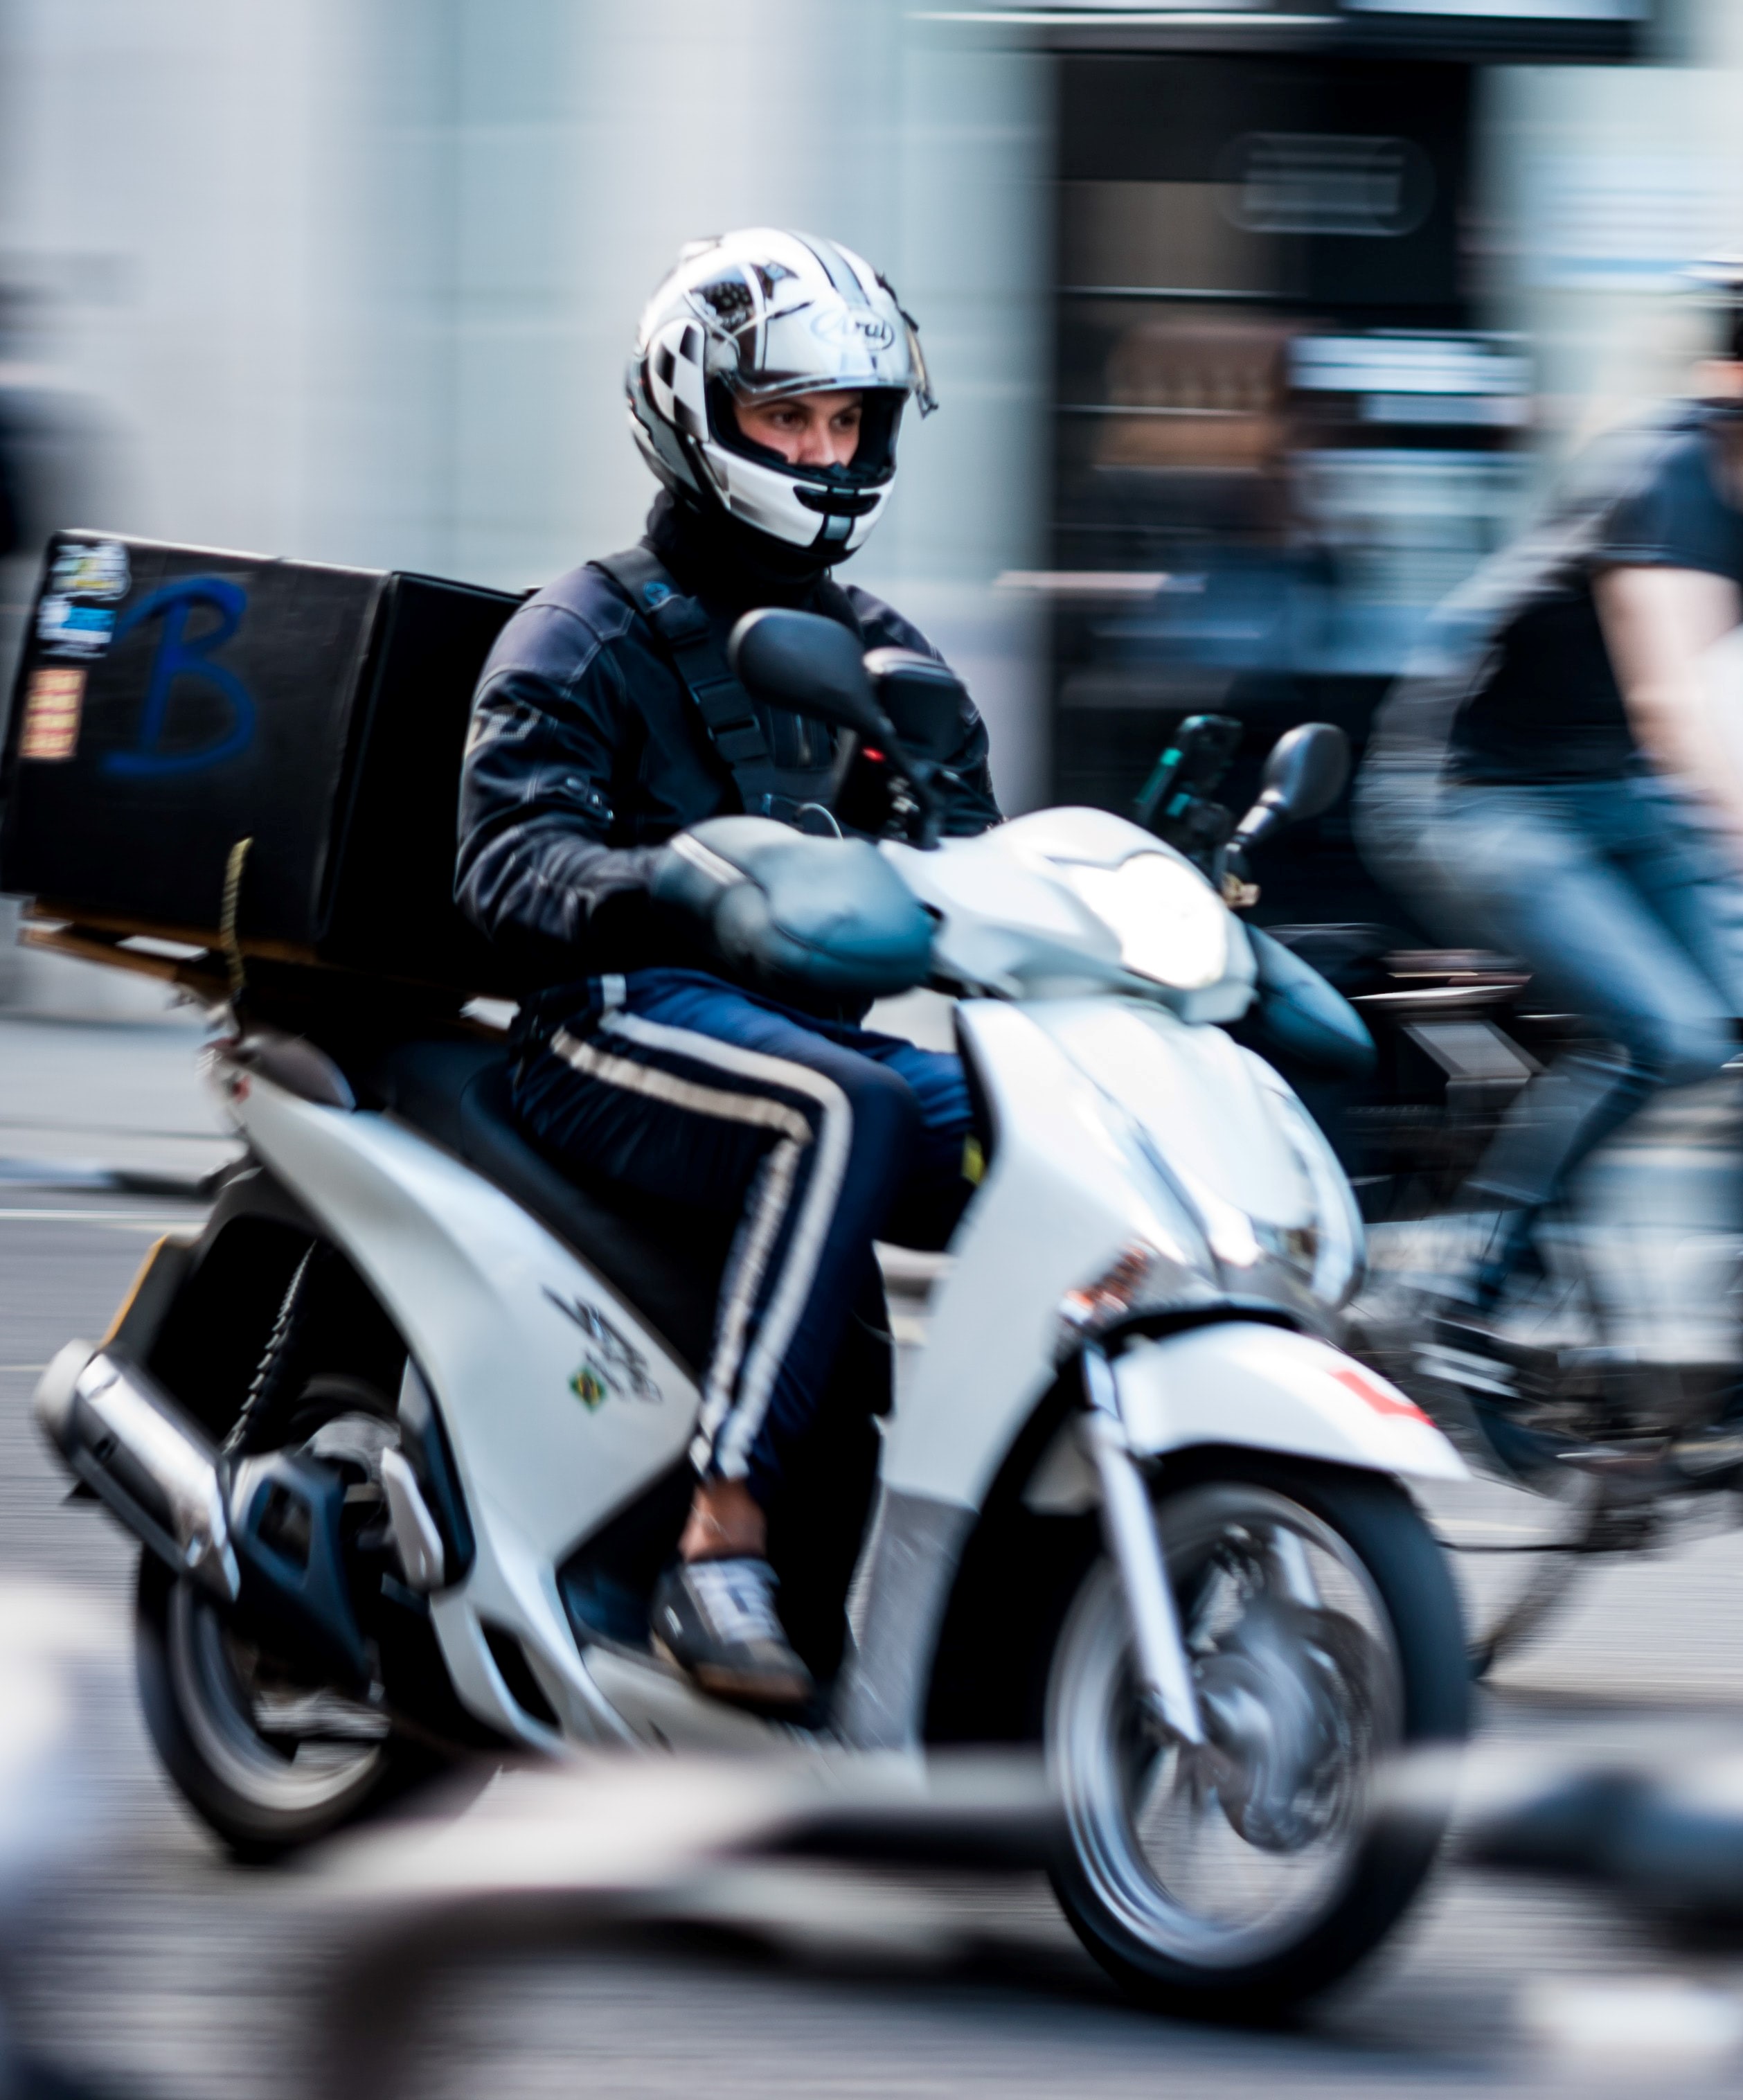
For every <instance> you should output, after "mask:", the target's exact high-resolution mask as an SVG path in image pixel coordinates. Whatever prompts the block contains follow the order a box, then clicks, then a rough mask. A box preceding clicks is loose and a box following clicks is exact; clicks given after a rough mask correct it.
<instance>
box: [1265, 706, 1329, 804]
mask: <svg viewBox="0 0 1743 2100" xmlns="http://www.w3.org/2000/svg"><path fill="white" fill-rule="evenodd" d="M1348 778H1349V739H1348V737H1347V736H1346V735H1344V732H1343V730H1340V729H1339V728H1338V727H1337V726H1335V724H1334V723H1332V722H1300V723H1298V724H1297V725H1296V726H1295V728H1294V729H1292V730H1288V731H1287V732H1286V734H1285V735H1282V736H1280V737H1279V738H1278V739H1277V742H1276V743H1274V744H1273V745H1272V747H1271V755H1270V757H1269V758H1267V759H1266V761H1265V763H1264V772H1263V773H1262V774H1260V776H1259V806H1260V808H1262V809H1266V810H1273V811H1274V812H1275V814H1276V816H1277V819H1278V820H1279V821H1280V822H1282V823H1304V822H1305V821H1306V819H1307V818H1309V817H1318V816H1322V815H1323V814H1325V812H1326V810H1329V809H1330V807H1331V805H1332V804H1333V803H1334V802H1335V801H1336V800H1337V799H1338V797H1339V795H1341V794H1342V793H1343V792H1344V782H1345V781H1346V780H1348Z"/></svg>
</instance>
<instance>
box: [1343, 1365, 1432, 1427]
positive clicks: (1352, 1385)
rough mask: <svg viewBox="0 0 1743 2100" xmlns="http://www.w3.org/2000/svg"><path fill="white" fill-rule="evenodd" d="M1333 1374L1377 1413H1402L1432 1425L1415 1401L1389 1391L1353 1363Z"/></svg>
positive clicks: (1411, 1418)
mask: <svg viewBox="0 0 1743 2100" xmlns="http://www.w3.org/2000/svg"><path fill="white" fill-rule="evenodd" d="M1331 1375H1332V1376H1333V1377H1334V1378H1335V1379H1336V1380H1337V1382H1338V1383H1339V1385H1341V1386H1348V1388H1349V1390H1350V1391H1351V1392H1352V1393H1354V1394H1355V1396H1356V1397H1357V1400H1365V1401H1366V1402H1367V1403H1368V1405H1369V1406H1370V1407H1371V1408H1372V1409H1373V1410H1374V1411H1375V1414H1401V1415H1404V1416H1405V1418H1407V1419H1408V1420H1410V1421H1411V1422H1430V1423H1431V1427H1432V1422H1431V1418H1430V1417H1428V1416H1427V1415H1426V1414H1423V1411H1422V1410H1421V1409H1420V1408H1419V1406H1417V1405H1416V1403H1415V1402H1414V1401H1409V1400H1406V1399H1405V1398H1404V1396H1403V1395H1402V1394H1401V1393H1395V1392H1388V1391H1387V1389H1386V1387H1384V1386H1383V1385H1380V1384H1379V1383H1376V1381H1375V1380H1374V1379H1370V1377H1368V1376H1367V1374H1366V1373H1365V1372H1363V1371H1359V1370H1357V1369H1356V1368H1355V1366H1354V1365H1347V1366H1346V1367H1344V1369H1341V1370H1335V1371H1334V1372H1333V1373H1332V1374H1331Z"/></svg>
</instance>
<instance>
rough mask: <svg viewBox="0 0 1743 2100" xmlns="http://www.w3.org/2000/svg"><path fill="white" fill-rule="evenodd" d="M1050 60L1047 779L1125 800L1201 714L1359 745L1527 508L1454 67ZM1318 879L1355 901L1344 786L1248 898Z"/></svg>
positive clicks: (1081, 794) (1283, 899) (1324, 905)
mask: <svg viewBox="0 0 1743 2100" xmlns="http://www.w3.org/2000/svg"><path fill="white" fill-rule="evenodd" d="M1058 83H1059V90H1058V91H1059V98H1060V107H1059V130H1058V137H1059V141H1060V166H1059V174H1060V183H1059V189H1058V196H1059V210H1058V227H1057V240H1058V256H1057V267H1058V280H1057V281H1058V285H1059V293H1058V304H1057V374H1056V402H1057V445H1056V454H1055V483H1054V487H1055V505H1054V549H1053V563H1054V567H1053V569H1052V571H1050V572H1049V574H1048V577H1047V578H1046V579H1044V588H1046V589H1048V591H1049V593H1050V596H1051V598H1052V605H1053V608H1054V616H1053V632H1054V661H1055V690H1054V704H1055V721H1054V743H1053V749H1054V754H1055V761H1054V762H1055V782H1054V786H1055V791H1056V792H1057V795H1058V796H1059V797H1060V799H1061V800H1063V801H1082V802H1093V803H1097V804H1100V805H1104V806H1106V807H1110V808H1115V809H1121V808H1127V807H1129V806H1130V804H1131V801H1132V797H1133V796H1135V795H1136V792H1137V791H1138V789H1139V787H1140V786H1141V783H1142V782H1143V780H1144V779H1145V776H1146V774H1147V773H1148V771H1149V767H1150V765H1151V763H1152V761H1153V760H1154V756H1155V753H1156V752H1157V750H1158V748H1159V746H1160V745H1161V743H1162V742H1163V739H1164V737H1165V736H1166V735H1167V731H1168V730H1169V729H1170V728H1171V727H1172V726H1173V724H1174V723H1175V722H1176V721H1178V720H1179V719H1180V717H1181V716H1183V715H1185V714H1187V713H1189V712H1195V711H1201V710H1207V709H1214V710H1216V711H1217V712H1225V713H1229V714H1233V715H1236V716H1238V717H1240V718H1241V719H1242V721H1244V722H1245V723H1246V724H1247V739H1246V745H1245V763H1246V765H1247V766H1249V767H1251V766H1252V765H1256V762H1257V760H1258V757H1259V756H1260V754H1261V753H1262V752H1263V751H1264V748H1266V747H1267V746H1268V745H1269V743H1270V742H1271V741H1272V740H1273V739H1274V737H1275V736H1276V735H1277V734H1278V732H1279V731H1280V730H1282V729H1283V728H1285V727H1286V726H1288V725H1289V724H1290V723H1291V722H1294V721H1301V720H1303V719H1306V718H1308V717H1322V718H1326V719H1330V720H1333V721H1339V722H1342V723H1343V724H1344V726H1346V727H1347V728H1348V730H1350V731H1351V732H1352V735H1353V736H1354V737H1355V738H1357V740H1358V741H1359V739H1360V737H1361V734H1362V732H1363V730H1364V729H1365V727H1366V722H1367V720H1368V718H1369V717H1370V714H1371V712H1372V710H1373V708H1374V705H1375V700H1376V699H1377V698H1378V696H1379V694H1380V693H1381V692H1382V691H1383V690H1384V688H1385V686H1386V685H1387V683H1388V682H1389V680H1390V679H1391V677H1392V676H1393V675H1394V674H1395V673H1396V672H1397V669H1398V668H1400V666H1401V664H1402V663H1403V661H1404V660H1405V656H1406V655H1407V654H1408V652H1409V651H1410V647H1411V646H1412V645H1413V643H1414V641H1415V639H1416V638H1417V637H1418V636H1419V633H1420V632H1421V629H1422V628H1423V623H1424V621H1425V620H1426V619H1427V615H1429V613H1430V611H1432V607H1434V605H1435V604H1436V602H1438V601H1439V600H1440V599H1441V598H1442V597H1444V596H1445V593H1447V592H1448V591H1449V590H1450V589H1452V588H1454V586H1455V585H1457V584H1458V582H1459V581H1460V580H1462V579H1463V577H1464V576H1466V575H1467V574H1468V573H1469V572H1470V571H1471V569H1472V567H1474V566H1475V564H1476V562H1477V561H1479V560H1480V558H1481V557H1482V556H1483V554H1485V553H1486V552H1487V551H1488V550H1489V549H1490V548H1492V547H1493V546H1494V545H1496V544H1497V543H1498V540H1500V539H1501V538H1502V537H1503V536H1504V534H1505V533H1506V532H1507V530H1508V529H1509V527H1510V526H1511V523H1512V522H1513V520H1514V519H1515V518H1516V514H1517V512H1518V510H1519V507H1520V498H1521V496H1522V493H1523V487H1524V474H1525V455H1524V452H1523V451H1522V448H1521V439H1522V436H1523V429H1522V426H1523V423H1524V420H1525V413H1526V408H1527V403H1528V400H1529V371H1528V360H1527V359H1526V357H1525V354H1524V351H1523V346H1520V344H1518V343H1516V342H1511V341H1510V340H1508V339H1506V338H1503V337H1497V336H1494V335H1492V334H1488V333H1484V332H1482V331H1481V330H1480V329H1478V328H1477V326H1476V320H1477V315H1476V311H1475V310H1474V308H1473V306H1472V297H1471V285H1470V269H1469V252H1470V223H1469V203H1468V190H1469V164H1470V155H1471V104H1472V68H1471V67H1470V66H1469V65H1468V64H1460V63H1454V62H1442V61H1426V60H1402V59H1400V60H1373V59H1354V58H1349V57H1347V56H1325V57H1313V58H1308V57H1302V58H1293V57H1282V56H1277V55H1244V56H1226V57H1224V56H1201V55H1181V56H1156V55H1131V54H1118V55H1116V54H1097V55H1087V54H1071V55H1062V56H1061V59H1060V60H1059V62H1058ZM1250 778H1251V775H1250V773H1249V774H1242V775H1241V776H1239V777H1238V779H1237V780H1236V781H1235V782H1234V783H1231V784H1232V785H1233V786H1234V787H1236V788H1237V789H1238V788H1240V787H1243V786H1245V785H1246V784H1247V781H1248V780H1249V779H1250ZM1309 878H1311V882H1312V886H1313V892H1314V895H1313V906H1314V909H1315V912H1316V915H1323V914H1324V913H1325V912H1326V911H1339V910H1346V911H1356V910H1359V909H1360V905H1361V895H1360V893H1361V889H1362V887H1363V885H1362V884H1361V880H1360V877H1359V873H1358V871H1357V869H1356V866H1355V862H1354V860H1353V857H1352V854H1351V852H1350V849H1349V846H1348V826H1347V822H1346V820H1345V819H1344V816H1343V814H1342V813H1341V812H1335V813H1334V814H1333V815H1332V816H1331V817H1330V818H1326V819H1324V820H1322V823H1320V824H1319V825H1318V826H1317V827H1312V829H1311V831H1310V832H1308V833H1307V834H1304V836H1302V837H1301V838H1300V839H1299V840H1296V841H1295V842H1294V843H1293V845H1291V846H1290V847H1289V848H1288V849H1284V850H1283V851H1282V853H1281V854H1280V855H1279V857H1278V861H1277V866H1276V867H1274V868H1273V871H1272V876H1271V888H1270V889H1269V891H1268V895H1267V898H1266V900H1265V902H1266V907H1267V908H1266V909H1265V911H1264V912H1263V914H1262V915H1264V916H1280V915H1289V914H1290V913H1291V910H1293V909H1295V908H1298V907H1299V904H1300V902H1301V901H1302V900H1300V899H1299V898H1298V899H1294V900H1292V899H1291V895H1290V891H1291V888H1292V887H1293V888H1296V889H1299V888H1300V887H1301V886H1302V885H1304V883H1305V882H1307V881H1308V879H1309Z"/></svg>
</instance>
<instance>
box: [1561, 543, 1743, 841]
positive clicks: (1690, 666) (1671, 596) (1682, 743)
mask: <svg viewBox="0 0 1743 2100" xmlns="http://www.w3.org/2000/svg"><path fill="white" fill-rule="evenodd" d="M1593 591H1594V593H1595V597H1596V599H1597V604H1598V617H1599V620H1600V622H1601V623H1602V624H1603V628H1604V644H1605V646H1606V647H1607V648H1608V651H1609V656H1610V662H1611V664H1612V665H1613V667H1614V668H1615V672H1616V679H1617V684H1618V685H1619V686H1621V687H1622V699H1623V703H1624V704H1625V705H1626V708H1627V710H1628V722H1629V726H1630V729H1632V730H1633V732H1634V735H1635V741H1636V742H1637V743H1639V746H1640V748H1641V749H1642V750H1643V751H1644V752H1645V754H1646V756H1647V757H1648V759H1649V760H1650V761H1652V763H1653V765H1655V766H1657V768H1658V770H1660V771H1661V772H1662V773H1666V774H1670V775H1671V776H1672V777H1673V778H1674V779H1677V780H1678V781H1679V782H1680V783H1682V784H1683V787H1686V788H1688V790H1690V791H1691V792H1692V793H1694V794H1696V795H1697V796H1699V797H1700V798H1701V800H1702V801H1705V803H1707V804H1708V805H1710V807H1711V808H1713V809H1714V810H1715V811H1716V812H1717V814H1719V817H1720V818H1722V819H1723V821H1724V822H1725V823H1726V824H1727V825H1728V827H1729V828H1730V830H1731V831H1732V833H1733V835H1734V836H1735V837H1736V840H1737V841H1738V844H1739V846H1740V848H1743V737H1740V739H1739V740H1738V741H1737V742H1736V748H1733V739H1732V738H1730V737H1728V736H1727V735H1725V734H1724V733H1723V730H1721V728H1720V726H1719V722H1718V721H1716V720H1715V719H1714V712H1713V709H1712V706H1711V704H1710V700H1709V699H1708V697H1707V691H1706V681H1707V677H1708V673H1707V671H1706V668H1705V665H1704V664H1703V663H1702V659H1703V658H1704V656H1705V654H1706V652H1707V651H1708V650H1709V649H1710V648H1711V647H1712V646H1713V645H1714V642H1719V641H1722V640H1723V637H1725V636H1726V635H1728V634H1729V633H1731V632H1732V629H1734V628H1736V627H1737V626H1739V625H1743V592H1740V591H1739V589H1738V588H1737V586H1736V584H1734V583H1733V582H1732V580H1731V579H1730V578H1729V577H1728V576H1713V575H1710V574H1709V573H1708V572H1706V571H1704V570H1700V569H1677V568H1670V567H1658V566H1656V565H1653V564H1647V563H1639V564H1635V563H1624V564H1621V565H1618V566H1617V567H1613V568H1608V569H1604V570H1602V571H1600V573H1599V574H1598V576H1596V577H1595V579H1594V582H1593ZM1739 729H1740V731H1743V724H1740V725H1739Z"/></svg>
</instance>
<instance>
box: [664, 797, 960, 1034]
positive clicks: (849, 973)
mask: <svg viewBox="0 0 1743 2100" xmlns="http://www.w3.org/2000/svg"><path fill="white" fill-rule="evenodd" d="M648 886H649V889H650V892H651V894H652V896H653V898H654V900H655V902H656V903H658V904H660V905H661V906H663V907H665V908H666V909H667V910H669V911H680V912H682V913H683V914H684V915H685V916H686V918H688V919H690V920H692V921H694V922H695V923H697V924H699V925H700V926H701V927H702V928H703V929H704V933H705V934H706V936H707V937H708V942H709V944H710V946H712V947H713V950H714V952H715V953H716V954H717V955H718V956H719V958H720V960H721V965H722V967H723V968H724V971H725V973H726V975H727V976H729V977H734V978H735V979H737V980H738V981H739V982H741V983H745V984H750V985H753V986H756V987H757V989H758V990H763V991H767V992H769V993H771V994H773V995H776V996H780V995H783V993H784V994H787V995H801V996H803V995H810V996H812V997H815V996H817V995H819V994H822V995H825V996H827V998H829V999H834V1000H841V1001H844V1002H845V1001H849V1000H854V999H887V998H889V997H891V996H892V995H894V994H895V993H897V992H903V991H911V990H913V988H914V986H916V985H918V984H924V982H925V980H926V976H927V973H928V971H929V969H930V968H931V963H932V924H933V922H932V919H931V916H930V915H929V913H928V912H927V911H926V910H925V909H924V907H923V906H922V905H921V904H920V902H919V900H918V899H917V898H916V897H915V895H914V894H913V893H912V891H911V890H910V889H908V888H907V885H906V884H905V883H904V882H903V881H902V878H901V877H900V876H898V874H897V873H896V871H895V870H894V868H893V867H891V866H890V865H889V862H888V861H886V860H885V858H884V857H883V855H882V854H880V853H879V851H878V849H877V848H876V846H874V845H871V844H870V843H869V842H868V841H867V840H864V839H819V838H811V837H809V836H806V835H805V833H804V832H796V831H793V830H792V829H791V828H790V827H788V825H785V824H778V823H774V822H773V821H772V819H770V818H767V817H710V818H708V821H707V822H706V823H700V824H697V825H695V827H693V828H692V829H691V830H690V831H687V832H679V833H678V835H677V837H676V838H675V839H673V840H670V841H669V843H668V844H667V845H665V846H664V848H662V849H661V851H660V858H659V860H658V861H657V862H656V863H655V869H654V873H653V877H652V880H651V882H650V884H649V885H648Z"/></svg>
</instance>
